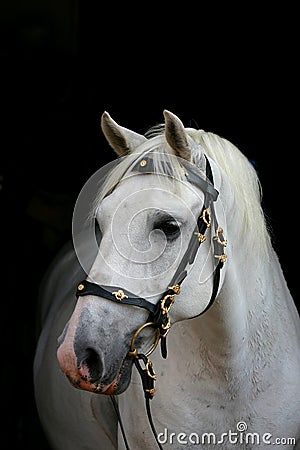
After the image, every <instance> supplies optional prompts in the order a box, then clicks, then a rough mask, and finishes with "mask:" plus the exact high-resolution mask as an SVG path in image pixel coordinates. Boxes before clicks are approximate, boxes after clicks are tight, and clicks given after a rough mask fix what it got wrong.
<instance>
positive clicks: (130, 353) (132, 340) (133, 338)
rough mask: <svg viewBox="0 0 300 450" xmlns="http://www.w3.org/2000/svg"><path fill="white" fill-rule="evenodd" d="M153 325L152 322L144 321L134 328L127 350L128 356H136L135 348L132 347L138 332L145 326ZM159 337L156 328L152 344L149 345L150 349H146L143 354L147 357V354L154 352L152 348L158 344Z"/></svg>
mask: <svg viewBox="0 0 300 450" xmlns="http://www.w3.org/2000/svg"><path fill="white" fill-rule="evenodd" d="M154 326H155V323H154V322H146V323H144V324H143V325H142V326H141V327H140V328H139V329H138V330H136V332H135V333H134V335H133V336H132V339H131V344H130V350H129V352H128V355H129V356H134V357H136V356H137V350H136V348H135V347H134V344H135V340H136V338H137V337H138V335H139V334H140V332H141V331H142V330H143V329H144V328H146V327H154ZM159 339H160V331H159V329H158V328H157V329H156V336H155V341H154V343H153V344H152V347H150V350H148V351H147V353H144V355H145V356H147V357H148V356H149V355H151V353H152V352H154V350H155V349H156V347H157V345H158V342H159Z"/></svg>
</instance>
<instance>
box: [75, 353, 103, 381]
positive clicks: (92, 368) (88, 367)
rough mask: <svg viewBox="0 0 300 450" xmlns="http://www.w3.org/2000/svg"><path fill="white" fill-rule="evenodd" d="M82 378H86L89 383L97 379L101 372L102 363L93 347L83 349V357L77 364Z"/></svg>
mask: <svg viewBox="0 0 300 450" xmlns="http://www.w3.org/2000/svg"><path fill="white" fill-rule="evenodd" d="M79 369H80V372H81V374H82V376H83V378H85V379H88V380H89V381H90V382H91V383H95V382H96V381H98V380H99V379H100V378H101V376H102V373H103V364H102V361H101V358H100V356H99V354H98V353H97V352H96V351H95V350H94V349H93V348H87V349H86V350H85V357H84V359H82V360H81V363H80V365H79Z"/></svg>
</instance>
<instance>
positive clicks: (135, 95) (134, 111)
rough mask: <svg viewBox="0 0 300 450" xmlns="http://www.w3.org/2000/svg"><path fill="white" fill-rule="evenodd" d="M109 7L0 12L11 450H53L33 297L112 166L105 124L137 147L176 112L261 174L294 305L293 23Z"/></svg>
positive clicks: (5, 386) (47, 0)
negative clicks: (36, 360) (80, 201)
mask: <svg viewBox="0 0 300 450" xmlns="http://www.w3.org/2000/svg"><path fill="white" fill-rule="evenodd" d="M102 3H103V2H93V1H85V2H84V1H79V0H60V1H59V0H52V1H51V0H40V1H34V0H28V1H16V0H13V1H12V0H11V1H8V0H6V1H2V2H1V6H0V12H1V22H0V25H1V67H2V68H1V75H2V82H1V106H2V108H1V109H2V125H3V127H2V130H3V131H2V145H1V162H0V164H1V166H0V169H1V172H0V176H1V191H0V198H1V238H2V243H1V255H2V257H1V261H2V270H1V273H2V276H3V280H2V281H1V287H2V289H1V292H2V302H1V305H2V308H1V309H2V314H1V319H2V320H1V323H2V333H1V335H2V368H1V392H2V398H3V399H2V412H3V414H4V416H5V421H4V425H3V435H2V436H1V438H2V440H4V442H7V446H6V447H4V448H14V449H23V448H24V449H25V448H31V449H47V444H46V441H45V439H44V435H43V432H42V430H41V428H40V425H39V421H38V417H37V413H36V409H35V404H34V398H33V386H32V361H33V355H34V350H35V345H36V338H37V333H36V328H35V311H36V300H37V297H36V296H37V291H38V287H39V283H40V280H41V278H42V276H43V274H44V271H45V270H46V268H47V266H48V264H49V263H50V261H51V260H52V258H53V257H54V255H55V254H56V252H57V251H58V250H59V249H60V248H61V246H62V245H63V243H64V242H65V241H66V240H67V239H69V238H70V236H71V235H70V231H71V217H72V210H73V205H74V202H75V200H76V198H77V195H78V193H79V191H80V189H81V187H82V186H83V184H84V183H85V181H86V180H87V179H88V177H89V176H90V175H92V174H93V173H94V172H95V170H96V169H98V168H99V167H100V166H101V165H103V164H105V163H106V162H108V161H110V160H112V159H114V158H115V155H114V154H113V153H112V151H111V150H110V149H109V147H108V145H107V143H106V142H105V140H104V138H103V136H102V135H101V131H100V125H99V124H100V117H101V114H102V112H103V111H105V110H107V111H108V112H109V113H110V114H111V116H112V117H113V118H114V119H115V120H116V121H117V122H118V123H120V124H121V125H123V126H125V127H127V128H130V129H133V130H134V131H136V132H140V133H143V132H145V131H146V130H147V129H148V128H149V127H150V126H152V125H154V124H156V123H160V122H162V120H163V109H169V110H170V111H172V112H174V113H175V114H177V115H178V116H179V117H180V118H181V120H182V121H183V123H184V124H185V125H186V126H192V127H195V128H197V127H199V128H203V129H204V130H206V131H212V132H215V133H217V134H219V135H221V136H223V137H225V138H227V139H229V140H230V141H231V142H232V143H234V144H235V145H236V146H237V147H238V148H240V150H241V151H242V152H243V153H244V154H245V155H246V156H247V157H248V158H249V159H251V160H252V161H253V162H254V164H255V166H256V169H257V171H258V174H259V177H260V180H261V183H262V188H263V194H264V195H263V206H264V209H265V212H266V215H267V217H268V221H269V225H270V227H271V229H272V235H273V242H274V247H275V249H276V251H277V253H278V255H279V257H280V260H281V263H282V267H283V270H284V273H285V276H286V279H287V282H288V285H289V287H290V290H291V292H292V294H293V296H294V298H295V300H296V302H297V304H298V302H299V300H298V298H297V296H298V293H297V292H296V287H297V286H296V279H295V278H294V276H293V273H294V271H296V277H297V270H298V265H299V263H298V259H299V254H298V243H297V242H298V241H297V239H298V235H299V233H298V231H297V214H298V191H299V189H298V178H299V175H298V165H297V152H298V147H299V145H298V140H297V131H298V129H299V127H298V124H297V126H296V120H295V114H296V111H297V106H298V104H297V103H298V102H297V100H298V99H297V93H298V92H297V89H298V86H297V84H296V79H297V73H296V72H297V69H296V61H297V58H296V56H297V52H296V49H295V45H294V42H295V32H294V30H295V28H294V19H293V17H295V16H297V14H296V12H295V11H291V10H287V9H286V10H282V9H280V8H279V7H278V9H276V7H275V6H274V5H272V9H271V10H268V9H265V10H264V11H262V10H260V8H256V9H254V7H253V6H251V7H250V6H247V4H244V3H243V10H240V9H236V8H235V9H234V8H233V9H229V7H228V5H227V6H226V7H224V6H222V7H221V6H218V5H217V4H216V5H214V4H212V5H211V7H210V8H208V7H207V5H206V4H205V3H202V2H199V3H198V4H197V6H196V4H192V5H191V4H188V3H186V4H177V6H176V5H175V4H174V3H171V4H170V5H168V4H165V10H164V11H162V9H161V8H162V5H159V4H157V5H155V4H143V6H142V4H141V3H140V4H137V5H134V4H133V3H131V4H129V5H128V4H126V5H123V6H122V4H121V6H120V5H119V4H112V5H111V6H109V5H106V7H105V8H103V5H102ZM141 8H142V9H141ZM246 257H247V255H245V258H246Z"/></svg>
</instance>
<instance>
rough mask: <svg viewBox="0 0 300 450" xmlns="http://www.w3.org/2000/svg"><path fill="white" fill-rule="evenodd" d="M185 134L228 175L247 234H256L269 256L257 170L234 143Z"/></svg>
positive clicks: (202, 133) (194, 132)
mask: <svg viewBox="0 0 300 450" xmlns="http://www.w3.org/2000/svg"><path fill="white" fill-rule="evenodd" d="M186 131H187V132H188V134H189V135H190V136H191V137H192V139H194V141H196V142H198V143H199V144H200V145H201V147H202V148H203V149H204V152H205V154H206V155H207V156H209V157H210V158H211V159H213V160H214V161H215V162H216V164H217V165H218V167H220V168H221V169H222V170H223V172H224V173H225V175H226V177H227V179H228V181H229V183H230V185H231V187H232V190H233V192H234V195H235V198H236V203H237V205H238V207H239V208H241V212H242V213H243V227H244V233H253V235H254V236H255V240H256V243H257V245H258V248H260V249H261V250H262V252H263V254H265V255H267V254H268V249H269V245H270V236H269V231H268V227H267V223H266V219H265V215H264V212H263V210H262V207H261V200H262V188H261V184H260V181H259V178H258V175H257V172H256V170H255V169H254V167H253V165H252V164H251V163H250V161H249V160H248V159H247V158H246V156H245V155H244V154H243V153H242V152H241V151H240V150H239V149H238V148H237V147H236V146H235V145H233V144H232V143H231V142H229V141H228V140H227V139H225V138H221V137H220V136H218V135H217V134H214V133H211V132H205V131H203V130H195V129H193V128H187V129H186Z"/></svg>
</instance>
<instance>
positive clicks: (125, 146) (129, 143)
mask: <svg viewBox="0 0 300 450" xmlns="http://www.w3.org/2000/svg"><path fill="white" fill-rule="evenodd" d="M101 129H102V131H103V134H104V136H105V137H106V139H107V141H108V143H109V145H110V146H111V147H112V148H113V149H114V151H115V152H116V153H117V154H118V155H119V156H126V155H128V154H129V153H130V152H131V151H132V150H133V149H134V148H136V147H138V146H139V145H140V144H142V143H143V142H145V141H146V140H147V138H145V136H143V135H142V134H138V133H135V132H134V131H131V130H128V129H127V128H124V127H121V126H120V125H118V124H117V122H115V121H114V120H113V119H112V118H111V117H110V115H109V114H108V112H106V111H105V112H104V113H103V114H102V117H101Z"/></svg>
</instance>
